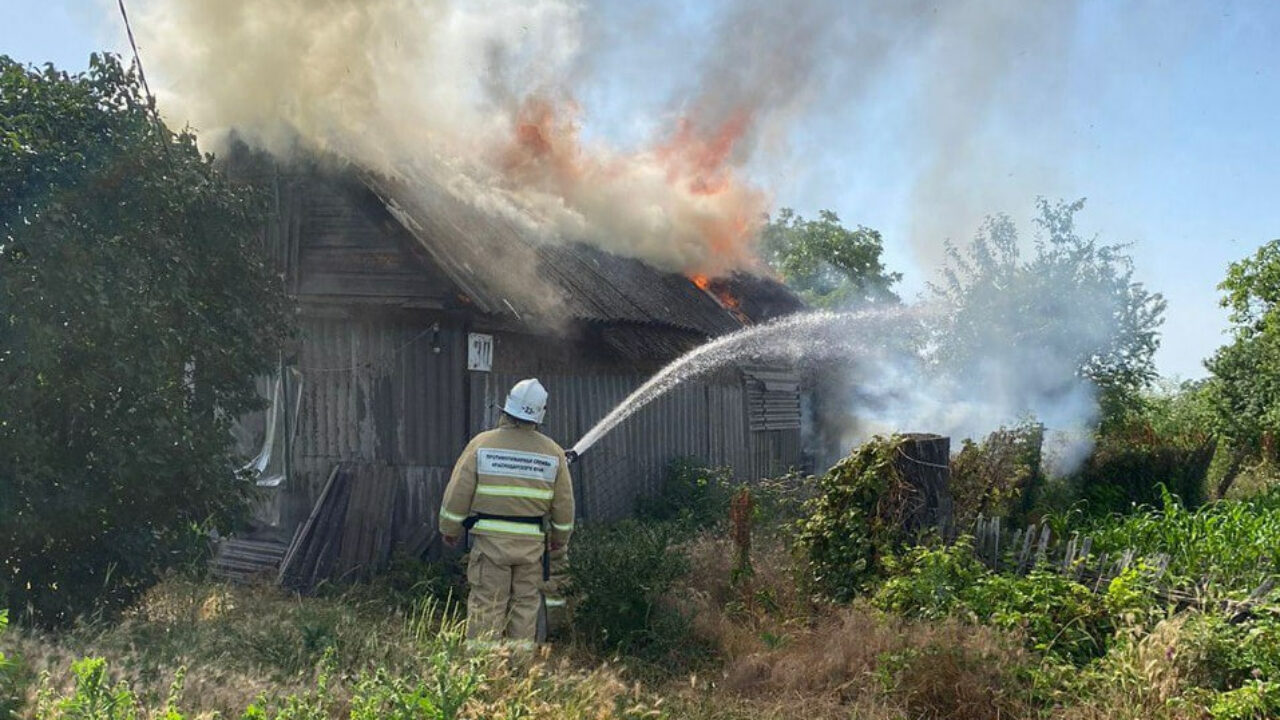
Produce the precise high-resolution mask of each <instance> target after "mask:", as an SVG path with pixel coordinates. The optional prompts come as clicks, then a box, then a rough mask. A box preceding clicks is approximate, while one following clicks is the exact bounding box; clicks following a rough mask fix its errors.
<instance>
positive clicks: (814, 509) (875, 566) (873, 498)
mask: <svg viewBox="0 0 1280 720" xmlns="http://www.w3.org/2000/svg"><path fill="white" fill-rule="evenodd" d="M901 444H902V440H901V439H900V438H882V437H880V438H875V439H874V440H872V441H870V442H868V443H866V444H864V445H863V446H862V447H860V448H858V449H857V450H855V451H854V452H853V453H852V454H850V455H849V456H848V457H846V458H844V459H843V460H841V461H840V462H839V463H836V465H835V467H833V468H831V470H830V471H828V472H827V474H826V475H823V476H822V478H821V479H820V480H819V481H818V493H819V494H818V496H817V497H815V498H814V499H813V500H812V501H810V502H809V503H808V504H807V505H806V508H805V511H806V514H807V517H805V518H804V519H803V520H801V521H800V523H799V526H798V529H799V532H798V533H797V537H796V540H797V542H798V545H799V550H800V553H801V555H802V556H803V558H804V560H805V562H806V564H807V571H808V575H809V577H810V579H811V580H812V581H813V583H814V585H815V587H816V589H817V590H818V591H819V592H821V593H823V594H825V595H827V596H829V597H832V598H834V599H836V600H840V601H846V600H849V599H850V598H852V597H853V596H854V595H856V594H857V593H858V592H860V591H861V590H863V589H865V588H866V586H867V585H868V584H869V583H870V582H871V581H872V580H874V579H875V578H877V577H879V576H881V574H882V572H883V567H882V565H881V563H882V559H883V558H884V557H886V556H887V555H889V554H891V553H892V552H894V551H895V550H896V549H898V548H899V547H901V546H902V545H903V544H904V543H905V542H906V540H907V539H908V537H907V533H906V531H905V530H904V528H903V517H902V516H903V513H904V511H905V507H906V503H907V499H908V498H909V497H910V496H911V494H912V492H913V491H912V489H911V488H910V487H909V486H908V485H907V483H906V481H905V480H904V479H903V478H902V476H901V474H900V473H899V472H898V470H897V469H896V468H895V467H894V464H893V460H894V454H895V453H896V452H897V451H898V450H899V448H900V446H901Z"/></svg>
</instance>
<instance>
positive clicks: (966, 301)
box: [931, 198, 1165, 422]
mask: <svg viewBox="0 0 1280 720" xmlns="http://www.w3.org/2000/svg"><path fill="white" fill-rule="evenodd" d="M1083 207H1084V200H1077V201H1075V202H1072V203H1066V202H1062V201H1059V202H1049V201H1047V200H1045V199H1043V198H1041V199H1039V200H1038V201H1037V209H1038V211H1039V213H1038V215H1037V216H1036V217H1035V219H1034V224H1035V227H1036V230H1037V232H1036V238H1035V241H1034V242H1033V243H1032V246H1031V247H1032V250H1033V251H1034V252H1033V253H1032V255H1031V257H1024V255H1023V247H1022V243H1021V242H1020V240H1019V237H1018V231H1017V228H1016V226H1015V225H1014V223H1013V221H1012V220H1011V219H1010V218H1009V217H1008V216H1005V215H997V216H994V217H991V218H988V220H987V221H986V223H985V224H984V225H983V227H982V228H981V230H980V231H979V232H978V234H977V235H976V236H975V237H974V239H973V241H972V242H971V243H970V244H969V245H968V247H966V248H963V249H961V248H959V247H956V246H954V245H951V246H948V249H947V253H948V259H949V263H948V265H947V267H946V268H945V269H944V271H943V276H942V281H941V282H940V283H938V284H934V285H932V286H931V287H932V290H933V293H934V295H935V297H936V298H938V299H939V300H941V301H942V302H943V303H944V305H945V306H946V307H947V309H948V322H947V325H946V327H945V331H944V332H943V333H942V337H941V338H940V348H939V350H940V352H938V353H937V356H938V357H939V358H942V359H943V361H944V362H947V363H949V364H951V365H952V366H954V367H955V368H960V370H958V373H960V374H963V373H964V372H965V370H964V368H969V369H973V370H974V371H975V372H976V371H977V368H979V367H984V366H985V367H990V366H992V365H993V363H994V365H996V366H998V367H1000V368H1002V369H1003V370H1002V372H1004V373H1006V374H1007V375H1009V376H1010V377H1009V378H1008V379H1009V381H1010V382H1013V381H1016V380H1020V381H1022V382H1025V383H1028V384H1030V385H1034V386H1038V387H1036V388H1031V389H1034V390H1036V391H1038V392H1048V393H1049V394H1052V393H1054V392H1056V390H1055V388H1053V387H1052V385H1053V384H1055V383H1058V384H1061V385H1063V389H1062V392H1063V393H1064V394H1065V393H1066V392H1067V391H1066V389H1065V388H1066V386H1067V384H1069V383H1070V382H1071V381H1072V379H1073V378H1075V379H1083V380H1086V381H1088V382H1090V383H1092V384H1093V385H1095V386H1096V387H1097V388H1099V389H1100V391H1101V402H1102V406H1103V407H1102V411H1103V419H1104V422H1120V421H1122V420H1123V418H1124V417H1125V416H1127V414H1128V413H1129V412H1130V410H1131V409H1132V408H1137V407H1139V406H1140V398H1139V393H1140V392H1141V390H1142V389H1143V388H1145V387H1147V386H1148V385H1149V384H1150V383H1151V382H1152V380H1154V379H1155V377H1156V371H1155V363H1154V360H1153V357H1154V355H1155V351H1156V349H1157V348H1158V347H1159V332H1158V330H1159V327H1160V325H1161V324H1162V323H1163V317H1164V309H1165V301H1164V298H1163V297H1161V296H1160V295H1159V294H1158V293H1152V292H1150V291H1148V290H1147V289H1146V288H1144V287H1143V286H1142V284H1141V283H1138V282H1135V281H1134V279H1133V262H1132V259H1131V258H1130V257H1129V255H1128V254H1127V253H1126V248H1125V246H1123V245H1107V244H1104V243H1102V242H1100V241H1099V240H1098V238H1096V237H1092V238H1083V237H1081V236H1080V235H1079V234H1078V233H1077V232H1076V228H1075V216H1076V213H1078V212H1079V211H1080V210H1081V209H1082V208H1083Z"/></svg>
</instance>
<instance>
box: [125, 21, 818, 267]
mask: <svg viewBox="0 0 1280 720" xmlns="http://www.w3.org/2000/svg"><path fill="white" fill-rule="evenodd" d="M582 12H583V10H582V9H581V8H580V7H579V6H578V4H577V3H573V2H567V1H563V0H540V1H538V2H524V1H523V0H505V1H504V0H490V1H488V2H456V3H447V2H412V1H411V0H326V1H324V2H317V1H316V0H280V1H279V2H270V3H261V2H256V1H255V0H208V1H206V2H198V3H190V2H185V1H179V0H154V1H153V2H151V3H149V4H148V5H147V6H146V7H145V9H144V12H143V13H141V17H142V19H141V21H140V23H139V24H140V26H141V28H140V29H141V31H142V39H143V44H144V47H145V48H146V50H145V52H146V54H147V56H148V62H149V64H150V66H151V67H152V68H154V74H155V75H156V76H157V77H159V78H160V80H161V83H162V87H163V93H162V95H161V104H162V109H163V111H164V112H165V113H166V114H168V116H169V117H170V118H171V119H172V120H174V121H176V122H188V123H190V124H192V125H193V126H195V127H196V129H197V130H198V131H201V133H202V135H204V136H205V137H214V136H217V135H219V134H222V133H224V132H225V131H228V130H231V129H235V130H236V131H237V133H238V135H239V136H241V137H245V138H248V139H249V140H250V141H252V142H254V143H256V144H258V145H260V146H262V147H264V148H266V149H268V150H271V151H274V152H277V153H285V152H289V151H290V150H292V149H293V148H294V147H295V146H296V145H298V144H301V145H302V146H303V147H305V148H306V149H308V150H320V151H324V152H326V153H330V154H332V155H336V156H338V157H339V158H342V159H345V160H347V161H350V162H352V163H354V164H356V165H359V166H361V167H364V168H367V169H371V170H375V171H379V172H383V173H388V174H402V173H406V172H407V171H408V169H409V168H412V171H413V174H415V175H417V176H421V174H422V173H426V174H428V175H430V176H432V177H434V178H436V181H437V182H439V183H440V184H442V185H444V186H446V187H448V188H450V189H451V190H453V191H454V192H456V193H458V194H461V195H464V196H466V197H465V199H466V200H468V201H471V202H473V203H475V204H477V205H478V206H481V207H484V208H486V209H488V210H491V211H505V212H507V213H508V214H509V215H510V216H511V217H512V218H514V219H517V220H519V221H521V222H523V223H525V224H526V225H528V226H530V227H529V229H532V230H538V231H542V232H541V234H542V235H543V236H545V237H557V238H564V237H567V238H570V239H581V240H586V241H590V242H594V243H597V244H599V245H601V246H603V247H605V248H606V249H609V250H612V251H615V252H619V253H622V254H626V255H631V256H636V257H640V258H643V259H645V260H648V261H649V262H651V263H653V264H654V265H657V266H659V267H662V268H664V269H670V270H680V271H686V272H704V273H713V274H714V273H721V272H726V271H728V270H731V269H735V268H746V267H751V266H753V265H754V263H755V256H754V253H753V252H752V243H753V239H754V237H755V235H756V231H757V230H758V227H759V224H760V222H761V220H762V217H763V216H764V213H765V212H766V210H767V202H766V196H765V193H764V192H763V191H761V190H760V189H758V188H755V187H752V186H750V185H749V184H747V183H745V182H744V181H743V179H742V177H741V172H740V170H739V168H740V166H741V164H742V162H743V161H744V160H745V154H744V152H743V151H742V150H740V149H739V145H740V143H741V142H743V141H744V138H747V137H748V136H753V135H754V133H755V132H756V129H757V125H758V119H759V117H760V116H761V113H762V111H763V110H764V108H762V104H763V103H768V102H772V101H774V100H775V99H776V97H774V96H772V95H770V94H768V93H764V94H760V93H759V86H758V85H757V84H755V83H752V82H750V79H743V81H742V82H741V84H740V86H739V87H738V88H736V89H732V90H731V91H730V92H729V93H728V94H717V95H716V96H715V97H714V101H713V98H712V97H710V96H707V97H704V98H703V99H701V100H699V101H698V103H697V105H698V106H697V107H692V108H690V110H689V114H687V115H685V116H683V117H675V116H673V117H672V122H671V127H670V128H669V129H668V130H666V131H665V132H663V133H662V134H660V135H659V136H657V137H655V138H653V140H652V142H651V143H650V144H649V145H648V146H647V147H644V148H642V149H637V150H626V151H623V150H617V149H614V148H612V147H609V146H607V145H605V144H603V143H587V142H584V141H583V140H582V139H581V137H580V128H581V123H582V122H583V119H582V118H581V117H580V112H579V110H578V107H577V105H576V104H575V101H574V94H573V87H572V81H573V79H574V78H575V76H576V73H577V71H578V70H577V68H578V66H579V63H581V62H584V61H585V59H584V58H582V57H581V56H580V53H579V49H580V48H581V46H582V45H583V22H582V17H581V15H582ZM797 71H799V69H797ZM748 91H750V92H748Z"/></svg>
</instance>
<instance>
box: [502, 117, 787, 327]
mask: <svg viewBox="0 0 1280 720" xmlns="http://www.w3.org/2000/svg"><path fill="white" fill-rule="evenodd" d="M577 115H578V107H577V105H576V104H574V103H573V102H572V101H571V100H564V101H561V102H558V103H557V102H553V101H552V100H549V99H547V98H544V97H537V96H530V97H527V98H525V99H524V100H523V101H522V102H521V104H520V106H519V107H518V109H517V110H516V112H515V115H514V118H513V124H512V138H511V140H510V142H509V143H508V144H507V145H506V146H505V147H503V148H500V149H499V153H498V155H497V157H496V161H497V162H496V165H497V166H498V168H499V169H500V170H501V171H502V172H503V174H504V175H505V176H506V178H507V179H508V180H509V181H510V182H512V183H513V184H515V185H516V186H522V187H533V188H536V189H538V190H540V191H543V192H549V193H552V194H553V195H554V196H555V197H557V198H559V200H560V201H562V202H563V206H564V207H565V208H567V209H569V210H571V211H574V212H577V213H579V214H580V215H582V216H583V217H585V218H586V219H587V221H588V223H590V222H592V221H598V223H597V224H599V225H601V227H597V228H596V229H597V230H602V231H605V232H611V233H612V234H613V235H614V236H616V237H618V238H621V239H623V240H624V241H625V240H626V239H627V237H628V233H629V232H630V231H635V232H638V233H641V234H645V233H647V235H645V236H644V237H643V238H639V239H638V240H636V241H635V242H633V243H632V245H631V247H630V248H627V247H623V248H620V250H621V251H622V252H631V253H632V254H633V255H635V256H637V257H641V258H642V259H646V260H650V261H651V262H654V264H656V265H659V266H663V267H667V268H669V269H679V270H682V271H684V272H685V273H691V272H692V273H699V274H702V275H704V276H705V275H711V276H715V275H720V274H724V273H726V272H729V271H732V270H735V269H744V268H755V267H756V266H757V265H758V261H757V258H756V254H755V248H754V241H755V237H756V235H757V233H758V231H759V229H760V224H761V222H762V218H763V217H764V215H765V209H766V206H765V196H764V193H762V192H761V191H759V190H758V189H756V188H754V187H751V186H750V185H748V184H747V183H746V182H745V181H744V180H743V179H742V178H741V177H740V175H739V173H737V172H736V168H735V167H734V156H733V155H734V149H735V147H736V146H737V144H738V143H739V141H741V139H742V138H743V137H744V136H745V135H746V133H747V132H748V131H749V129H750V126H751V115H750V113H748V112H745V111H743V112H738V113H734V114H733V115H731V116H730V117H729V119H728V120H726V121H725V122H723V123H721V124H720V125H719V126H717V127H714V128H712V129H710V130H705V129H700V128H699V127H698V126H697V124H696V123H695V122H693V121H692V120H690V119H689V118H684V119H682V120H681V121H680V122H679V123H678V125H677V127H676V129H675V131H674V132H673V133H672V134H671V135H670V136H669V137H668V138H666V139H665V140H664V141H662V142H660V143H657V144H655V145H654V147H653V148H652V149H650V150H640V151H635V152H631V153H618V152H612V151H609V150H606V149H602V148H598V147H590V148H589V147H584V145H583V144H582V142H581V140H580V138H579V126H578V123H577ZM655 217H656V218H658V220H657V221H655ZM735 302H736V301H735Z"/></svg>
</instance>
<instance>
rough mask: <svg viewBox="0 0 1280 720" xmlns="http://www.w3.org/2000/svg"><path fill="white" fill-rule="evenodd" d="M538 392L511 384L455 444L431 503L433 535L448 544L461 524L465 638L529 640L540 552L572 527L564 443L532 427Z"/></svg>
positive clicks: (538, 418) (541, 404) (542, 393)
mask: <svg viewBox="0 0 1280 720" xmlns="http://www.w3.org/2000/svg"><path fill="white" fill-rule="evenodd" d="M546 408H547V391H546V389H544V388H543V387H542V383H540V382H538V381H537V380H536V379H528V380H521V381H520V382H518V383H516V384H515V386H514V387H512V388H511V393H510V394H509V395H508V396H507V401H506V403H505V404H504V405H503V407H502V416H501V417H500V418H499V420H498V427H497V428H495V429H493V430H489V431H487V432H483V433H480V434H479V435H477V436H476V437H475V438H474V439H472V441H471V442H470V443H469V444H468V445H467V447H466V449H465V450H463V451H462V456H461V457H459V458H458V462H457V464H456V465H455V466H454V468H453V475H452V476H451V477H450V478H449V485H448V487H446V488H445V492H444V500H443V502H442V503H441V505H440V534H441V536H442V537H443V540H444V542H445V544H447V545H449V546H450V547H456V546H457V545H458V543H459V541H460V540H461V538H462V533H463V530H464V529H465V530H470V532H471V538H472V547H471V552H470V558H469V560H468V562H467V583H468V584H469V585H470V586H471V592H470V595H469V598H468V600H467V618H468V619H467V638H468V639H469V640H471V641H476V642H487V641H507V642H512V643H515V644H517V645H521V646H527V647H532V645H533V643H534V640H535V638H536V635H537V626H538V612H539V609H540V607H541V604H542V597H541V591H542V590H543V589H544V588H546V587H547V585H546V581H547V578H546V576H545V575H544V569H543V561H544V553H546V554H550V555H551V556H552V557H555V556H560V557H563V553H564V551H565V550H566V549H567V547H568V544H569V536H570V535H571V534H572V533H573V518H574V507H573V481H572V480H571V479H570V477H569V464H568V461H567V459H566V458H565V454H564V450H562V449H561V448H560V446H559V445H557V444H556V443H555V442H554V441H552V440H551V439H550V438H548V437H547V436H545V435H543V434H542V433H540V432H538V430H537V427H538V425H539V424H540V423H541V422H542V419H543V417H544V416H545V415H546Z"/></svg>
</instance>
